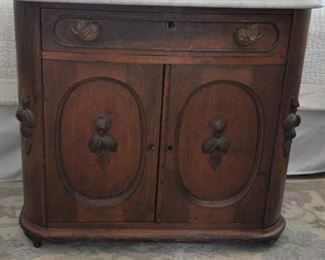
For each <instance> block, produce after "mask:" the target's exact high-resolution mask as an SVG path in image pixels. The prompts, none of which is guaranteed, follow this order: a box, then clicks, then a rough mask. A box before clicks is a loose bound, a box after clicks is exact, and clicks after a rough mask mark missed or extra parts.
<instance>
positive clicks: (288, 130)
mask: <svg viewBox="0 0 325 260" xmlns="http://www.w3.org/2000/svg"><path fill="white" fill-rule="evenodd" d="M298 107H299V101H298V98H297V97H293V98H292V99H291V102H290V114H289V115H287V116H286V117H285V119H284V121H283V128H284V144H283V152H284V157H285V158H287V157H288V155H289V150H290V145H291V143H292V140H293V139H294V138H295V137H296V127H298V126H299V125H300V123H301V117H300V116H299V115H297V114H296V113H297V109H298Z"/></svg>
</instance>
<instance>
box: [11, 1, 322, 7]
mask: <svg viewBox="0 0 325 260" xmlns="http://www.w3.org/2000/svg"><path fill="white" fill-rule="evenodd" d="M14 1H22V2H43V3H71V4H72V3H74V4H111V5H139V6H172V7H177V6H178V7H210V8H256V9H257V8H258V9H312V8H321V7H323V6H324V5H325V0H287V1H283V0H270V1H266V0H264V1H258V0H14Z"/></svg>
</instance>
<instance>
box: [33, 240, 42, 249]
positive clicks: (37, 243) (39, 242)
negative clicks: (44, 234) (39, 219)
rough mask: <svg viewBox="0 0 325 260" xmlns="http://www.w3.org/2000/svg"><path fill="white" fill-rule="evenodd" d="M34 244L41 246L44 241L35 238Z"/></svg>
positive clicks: (36, 246)
mask: <svg viewBox="0 0 325 260" xmlns="http://www.w3.org/2000/svg"><path fill="white" fill-rule="evenodd" d="M33 245H34V247H35V248H40V247H41V246H42V242H41V241H40V240H34V241H33Z"/></svg>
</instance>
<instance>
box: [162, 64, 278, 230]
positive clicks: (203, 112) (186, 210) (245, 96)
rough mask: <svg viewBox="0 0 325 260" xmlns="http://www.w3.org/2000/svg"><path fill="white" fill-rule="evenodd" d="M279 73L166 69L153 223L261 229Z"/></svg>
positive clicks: (274, 68) (215, 68)
mask: <svg viewBox="0 0 325 260" xmlns="http://www.w3.org/2000/svg"><path fill="white" fill-rule="evenodd" d="M282 72H283V66H281V65H265V66H240V65H236V66H230V65H229V66H225V65H222V66H218V65H194V66H193V65H191V66H190V65H179V66H169V67H167V74H166V77H167V78H168V79H167V80H166V82H168V83H167V85H166V90H165V99H164V100H165V104H164V106H165V111H164V114H165V117H163V118H164V121H163V132H162V134H163V139H162V140H163V141H162V143H163V144H164V146H163V151H162V153H161V154H162V158H161V160H160V173H159V192H158V210H157V220H158V221H160V222H168V223H173V222H174V223H177V222H182V223H184V222H185V223H186V222H189V223H191V224H193V223H197V224H198V225H204V224H211V223H214V224H221V225H224V224H227V223H229V224H233V223H238V224H245V225H247V224H249V225H252V226H260V225H261V224H262V222H263V212H264V206H265V199H266V196H267V186H268V179H269V172H270V167H271V161H272V160H271V159H272V150H273V149H272V148H273V144H274V138H275V132H274V129H276V127H275V125H276V123H277V114H278V108H279V98H280V93H281V86H282V78H283V73H282Z"/></svg>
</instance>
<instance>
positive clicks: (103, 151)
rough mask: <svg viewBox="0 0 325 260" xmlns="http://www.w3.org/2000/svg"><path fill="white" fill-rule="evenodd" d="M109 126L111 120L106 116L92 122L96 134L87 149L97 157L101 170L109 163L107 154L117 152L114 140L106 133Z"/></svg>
mask: <svg viewBox="0 0 325 260" xmlns="http://www.w3.org/2000/svg"><path fill="white" fill-rule="evenodd" d="M111 125H112V120H111V119H110V117H109V116H108V115H107V114H103V115H100V116H99V117H97V119H96V120H95V122H94V126H95V130H96V132H97V133H96V134H94V135H93V136H92V137H91V138H90V140H89V149H90V150H91V152H93V153H95V154H96V155H97V156H98V158H99V161H100V164H101V166H102V169H105V167H106V166H107V164H108V162H109V152H116V150H117V141H116V139H115V138H114V137H113V136H111V135H109V134H108V133H107V132H108V130H109V129H110V127H111Z"/></svg>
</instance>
